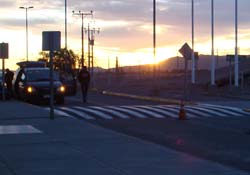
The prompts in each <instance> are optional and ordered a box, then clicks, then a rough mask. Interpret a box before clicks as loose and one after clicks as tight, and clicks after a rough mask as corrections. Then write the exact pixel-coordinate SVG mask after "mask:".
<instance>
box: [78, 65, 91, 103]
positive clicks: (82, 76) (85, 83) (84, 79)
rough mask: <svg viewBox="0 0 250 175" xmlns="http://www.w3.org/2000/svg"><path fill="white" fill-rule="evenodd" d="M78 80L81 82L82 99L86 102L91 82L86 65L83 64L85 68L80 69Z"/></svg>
mask: <svg viewBox="0 0 250 175" xmlns="http://www.w3.org/2000/svg"><path fill="white" fill-rule="evenodd" d="M78 81H79V82H80V84H81V90H82V100H83V102H84V103H85V102H86V101H87V93H88V88H89V82H90V73H89V72H88V70H87V67H86V66H83V68H82V69H81V70H80V72H79V74H78Z"/></svg>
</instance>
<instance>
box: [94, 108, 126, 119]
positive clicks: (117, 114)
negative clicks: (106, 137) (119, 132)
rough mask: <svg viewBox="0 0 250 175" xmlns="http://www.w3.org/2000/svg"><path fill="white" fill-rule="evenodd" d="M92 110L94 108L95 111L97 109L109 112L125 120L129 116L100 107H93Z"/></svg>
mask: <svg viewBox="0 0 250 175" xmlns="http://www.w3.org/2000/svg"><path fill="white" fill-rule="evenodd" d="M91 108H94V109H97V110H100V111H104V112H109V113H111V114H113V115H115V116H117V117H119V118H123V119H128V118H129V116H128V115H125V114H123V113H121V112H118V111H114V110H111V109H108V108H102V107H98V106H91Z"/></svg>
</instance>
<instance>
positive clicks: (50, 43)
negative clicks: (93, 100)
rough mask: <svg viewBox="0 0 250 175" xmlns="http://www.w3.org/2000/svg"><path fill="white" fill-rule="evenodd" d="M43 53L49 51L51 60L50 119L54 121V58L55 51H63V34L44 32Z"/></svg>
mask: <svg viewBox="0 0 250 175" xmlns="http://www.w3.org/2000/svg"><path fill="white" fill-rule="evenodd" d="M42 47H43V51H49V55H50V60H49V66H50V73H49V74H50V119H51V120H53V119H54V108H55V107H54V90H55V89H54V69H53V56H54V54H53V53H54V51H60V49H61V32H59V31H47V32H43V46H42Z"/></svg>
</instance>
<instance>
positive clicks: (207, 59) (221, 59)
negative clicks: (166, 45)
mask: <svg viewBox="0 0 250 175" xmlns="http://www.w3.org/2000/svg"><path fill="white" fill-rule="evenodd" d="M215 59H216V68H222V67H225V66H228V64H229V63H228V62H227V61H226V56H215ZM197 66H198V69H200V70H210V69H211V56H209V55H199V59H198V65H197ZM188 68H189V69H190V68H191V60H190V61H189V64H188ZM159 69H160V70H168V71H172V70H181V69H184V58H183V57H172V58H169V59H166V60H164V61H162V62H160V63H159Z"/></svg>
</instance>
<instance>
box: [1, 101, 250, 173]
mask: <svg viewBox="0 0 250 175" xmlns="http://www.w3.org/2000/svg"><path fill="white" fill-rule="evenodd" d="M48 116H49V113H48V111H45V110H43V109H41V108H39V107H36V106H32V105H29V104H25V103H22V102H17V101H8V102H2V101H0V175H44V174H46V175H57V174H58V175H78V174H79V175H82V174H86V175H166V174H171V175H181V174H185V175H196V174H197V175H198V174H199V175H214V174H218V175H247V174H249V173H247V172H243V171H240V170H236V169H233V168H230V167H225V166H223V165H220V164H217V163H213V162H210V161H206V160H202V159H198V158H195V157H193V156H191V155H188V154H184V153H180V152H176V151H173V150H171V149H168V148H165V147H162V146H159V145H156V144H153V143H149V142H146V141H143V140H140V139H137V138H133V137H129V136H126V135H123V134H120V133H115V132H113V131H110V130H106V129H103V128H100V127H99V126H95V125H91V124H89V123H86V122H85V121H81V120H77V119H73V118H66V117H60V116H57V117H56V118H55V120H49V117H48Z"/></svg>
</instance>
